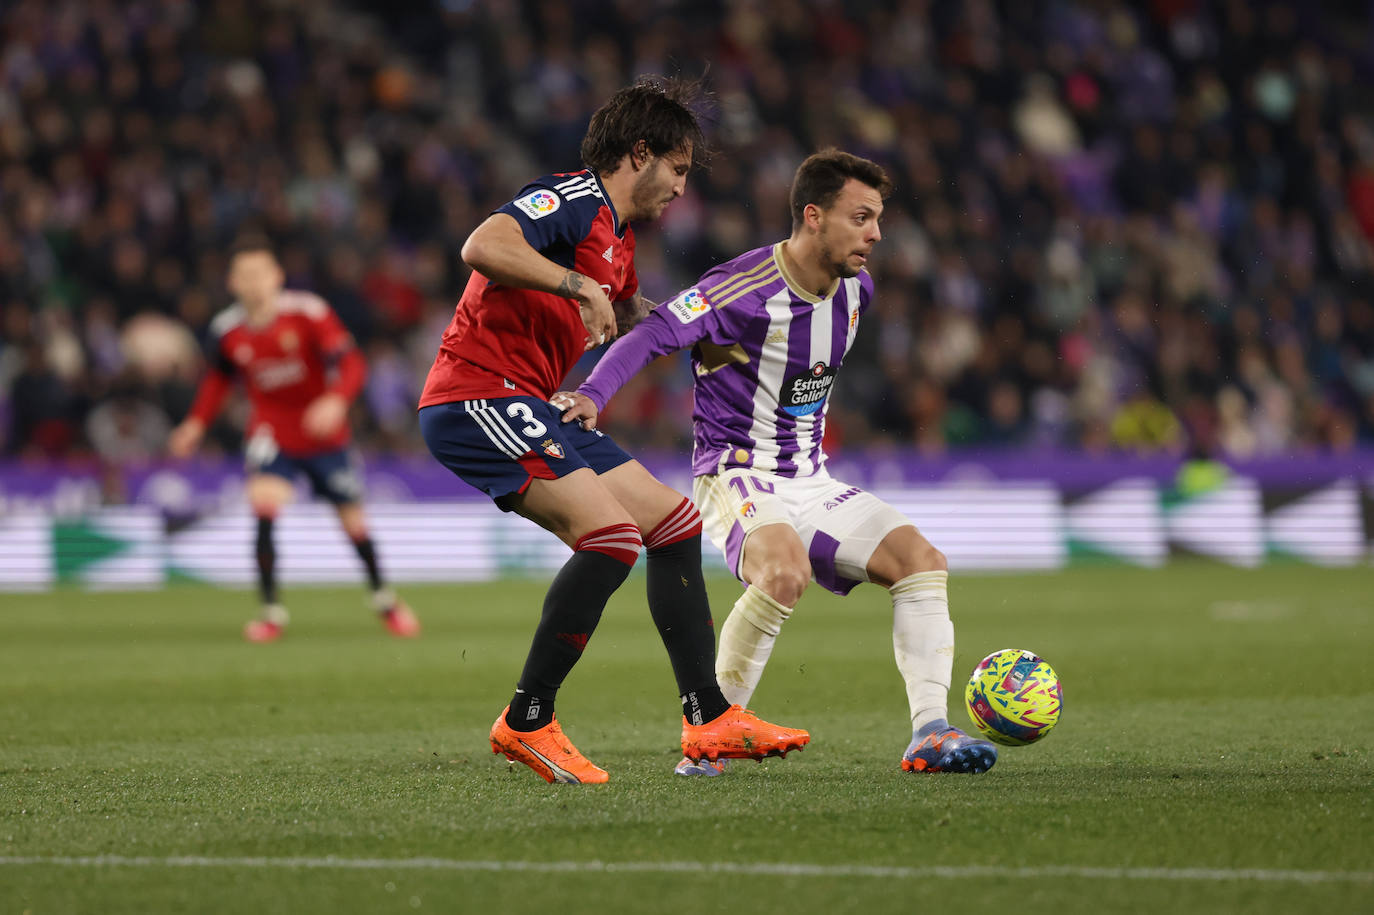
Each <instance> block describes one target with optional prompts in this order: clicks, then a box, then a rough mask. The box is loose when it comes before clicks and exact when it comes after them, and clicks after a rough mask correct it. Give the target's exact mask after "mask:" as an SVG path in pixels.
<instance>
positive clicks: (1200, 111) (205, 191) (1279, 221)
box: [0, 0, 1374, 460]
mask: <svg viewBox="0 0 1374 915" xmlns="http://www.w3.org/2000/svg"><path fill="white" fill-rule="evenodd" d="M800 6H801V7H803V8H804V9H800V10H799V9H793V8H792V7H788V9H787V11H786V15H782V14H779V11H780V10H781V7H779V6H777V5H776V4H769V3H762V4H748V3H739V4H735V3H729V4H705V5H694V6H693V7H691V8H690V9H688V7H687V5H686V4H681V3H676V2H664V3H653V4H640V5H629V4H615V5H612V6H607V5H605V4H593V3H590V2H587V0H571V2H568V3H562V4H560V3H544V2H540V3H523V4H505V3H453V2H443V0H413V2H408V3H403V4H365V3H361V2H351V3H350V2H344V0H299V2H294V3H283V2H280V0H212V2H205V3H176V2H166V0H127V2H120V3H115V2H113V0H90V2H86V3H54V2H49V0H13V2H10V3H6V4H3V5H2V6H0V319H2V323H0V331H2V332H0V436H2V437H3V438H0V448H3V451H4V453H6V454H10V455H41V456H46V457H57V456H62V455H81V454H87V453H101V454H104V455H105V456H106V457H107V458H108V459H111V460H125V459H133V458H134V457H136V456H137V455H138V454H140V453H142V452H145V451H147V450H148V449H149V448H152V447H153V446H154V445H155V440H156V439H157V437H158V435H159V433H158V431H157V430H158V429H160V428H161V427H162V423H164V422H166V421H176V420H178V419H180V418H181V413H182V412H184V410H185V408H186V404H187V397H188V389H187V382H186V379H187V378H190V377H194V375H195V371H196V368H195V364H194V360H195V359H196V358H198V357H197V356H196V355H195V353H194V347H191V348H189V350H188V345H187V341H188V339H190V337H189V336H188V335H186V334H185V332H184V329H183V331H182V333H180V334H174V333H171V332H169V331H168V326H167V325H168V324H176V325H177V326H178V327H182V326H184V327H185V328H189V329H190V334H191V335H194V337H200V336H203V334H204V332H205V329H206V322H207V321H208V320H209V318H210V316H211V315H213V314H214V313H215V312H216V311H218V310H219V309H221V308H222V307H224V306H225V305H226V304H227V293H226V292H225V291H224V288H223V284H224V269H225V264H224V255H223V249H224V247H225V245H226V244H227V243H228V241H229V240H230V238H231V237H232V236H233V235H234V234H235V233H236V232H238V231H239V230H241V229H242V228H244V227H245V225H247V224H252V225H253V226H256V227H257V228H259V229H261V230H263V231H266V232H268V233H271V234H272V235H273V236H274V238H275V240H276V241H277V242H279V249H280V250H281V252H282V258H283V262H284V266H285V268H286V269H287V271H288V272H289V275H290V277H291V282H292V283H293V284H295V285H297V286H301V287H307V288H311V289H313V290H315V291H317V292H320V293H321V294H323V295H324V296H325V298H326V299H328V300H329V301H330V302H331V303H332V304H333V305H334V307H335V309H336V310H337V311H338V313H339V315H340V317H341V318H342V319H343V321H344V322H345V323H346V325H347V326H348V327H349V329H350V330H351V331H352V332H353V333H354V335H355V336H356V337H357V338H358V340H359V342H360V344H362V345H363V346H364V347H365V348H366V350H367V352H368V353H369V354H370V356H371V358H372V360H373V368H372V376H371V378H372V381H370V383H369V387H368V390H367V394H366V396H365V397H364V398H362V399H361V400H360V401H359V405H358V415H357V417H356V421H357V426H358V433H359V435H358V438H359V441H360V442H361V443H362V444H363V446H364V447H368V448H373V449H377V448H385V449H390V450H397V451H406V450H422V446H421V445H420V442H419V438H418V435H417V433H416V426H415V421H414V411H413V409H412V407H413V404H409V403H407V398H409V397H411V396H412V395H413V392H414V390H415V389H416V386H417V384H418V381H419V379H420V377H422V374H423V371H424V370H425V368H426V367H427V366H428V364H429V360H430V358H431V357H432V355H433V349H434V346H435V345H436V343H437V339H438V338H437V334H436V333H435V331H434V328H435V327H436V326H438V327H442V326H443V324H444V323H445V322H446V320H447V317H448V312H449V310H450V309H451V307H452V303H453V301H455V300H456V298H457V295H458V293H459V291H460V290H461V289H462V287H463V285H464V283H466V281H467V270H466V268H465V267H464V266H463V264H462V262H461V260H460V258H459V256H458V250H457V249H458V246H459V245H460V244H461V240H462V239H463V238H465V237H466V235H467V234H468V232H470V231H471V229H472V227H473V226H474V225H475V224H476V223H477V222H478V221H480V220H481V219H482V218H484V215H485V214H486V213H488V212H490V210H491V209H492V208H493V207H494V206H496V205H499V204H500V203H502V202H503V200H502V199H500V198H499V197H498V196H493V195H494V194H499V193H503V192H504V191H506V190H508V189H509V187H510V186H511V182H512V181H514V180H515V179H516V178H517V177H519V176H521V175H524V174H536V173H539V172H540V171H541V170H546V167H547V166H552V165H554V164H555V163H564V164H565V163H566V161H567V160H568V158H569V157H570V156H574V155H575V154H576V148H575V146H576V140H577V137H579V136H580V135H581V132H582V130H583V128H584V126H585V123H586V120H587V117H588V116H589V115H590V111H591V108H592V106H593V105H594V104H595V102H596V100H598V99H601V98H604V97H605V96H606V95H607V94H609V92H610V91H611V90H612V89H613V88H614V87H616V86H619V85H623V84H625V83H626V82H628V81H629V80H630V79H631V78H632V77H634V76H635V75H638V74H639V73H642V72H646V71H658V72H662V71H665V70H672V69H674V68H675V67H676V66H677V64H676V63H675V62H687V61H710V62H711V68H710V71H709V74H708V79H709V80H710V82H711V83H712V84H713V85H714V87H715V89H716V92H717V99H716V104H715V108H714V110H713V111H712V112H709V115H710V119H711V120H712V121H713V123H714V124H715V125H716V126H715V130H714V134H713V137H712V140H713V144H714V146H715V153H716V155H715V157H714V165H713V168H712V170H711V171H710V172H709V173H707V174H704V175H702V176H700V177H699V178H697V179H694V180H693V182H692V183H691V190H690V191H689V194H688V197H687V199H686V200H683V201H681V202H680V203H679V204H677V205H676V206H675V207H674V208H673V209H672V210H670V212H669V218H668V219H667V220H666V221H665V223H664V224H663V226H662V227H661V228H660V229H659V230H655V231H646V232H645V233H644V234H643V235H642V236H641V237H640V248H641V250H640V252H639V261H640V263H641V264H642V265H643V270H642V272H641V276H640V279H641V283H642V285H643V288H644V290H645V292H646V294H648V295H649V296H650V297H651V298H654V299H662V298H666V297H667V296H668V295H670V294H672V293H673V292H675V291H676V290H677V289H678V288H679V287H680V286H681V285H683V284H685V283H686V282H688V281H690V279H691V278H692V277H696V276H698V275H699V274H700V273H701V272H702V271H703V270H704V269H706V267H708V266H709V265H710V263H711V262H713V261H715V260H719V259H721V258H723V257H726V256H728V255H729V254H731V253H733V252H736V251H739V250H743V249H746V248H749V247H751V246H754V245H756V244H760V243H762V242H763V241H765V240H767V239H770V238H777V237H781V236H783V235H785V234H787V230H788V220H789V215H788V212H787V204H786V201H787V187H786V184H787V180H788V176H790V174H791V173H792V170H793V169H794V168H795V166H796V164H797V162H799V161H800V159H801V158H802V157H803V156H804V155H805V154H806V153H808V152H810V151H812V150H814V149H815V148H816V147H818V146H819V145H823V144H831V143H833V144H835V145H839V146H841V147H844V148H847V149H851V150H852V151H854V152H856V153H860V154H862V155H865V156H868V157H871V158H874V159H875V160H877V161H879V162H881V163H882V164H883V165H884V166H885V167H886V168H887V169H888V171H889V173H890V174H891V175H892V177H893V178H894V180H895V182H896V184H897V188H898V190H897V193H896V194H895V195H894V196H893V198H892V199H891V200H890V201H889V202H888V208H887V212H886V214H885V217H884V231H885V236H886V238H885V240H884V241H883V243H882V244H881V245H880V246H879V247H878V249H877V250H876V253H875V257H874V259H873V263H872V264H871V269H872V270H873V271H874V272H875V274H879V275H880V276H881V282H880V284H879V289H880V291H881V296H880V298H879V300H878V302H877V303H876V306H875V308H874V309H873V311H872V312H871V313H870V315H869V317H868V318H867V319H866V320H865V321H864V322H863V323H862V324H861V326H860V333H859V339H858V341H857V342H856V344H855V350H854V353H853V355H852V357H851V359H852V362H853V365H854V368H853V370H852V372H849V374H848V375H847V377H846V383H845V386H844V388H843V389H842V390H841V391H839V392H837V394H836V398H837V409H836V410H835V412H834V413H833V414H832V415H833V417H834V424H835V426H836V428H835V429H833V430H831V431H832V434H834V435H841V434H842V435H843V436H844V437H845V440H846V447H853V446H856V445H863V444H864V443H866V442H867V443H883V444H892V445H906V446H914V447H917V448H920V449H923V450H927V451H935V450H941V449H944V448H950V447H964V446H998V447H1067V448H1075V447H1076V448H1084V449H1089V450H1104V449H1112V448H1118V449H1127V450H1131V451H1147V452H1149V451H1155V452H1157V451H1164V452H1170V453H1176V452H1182V451H1184V450H1191V451H1193V452H1196V453H1220V454H1235V455H1246V454H1256V453H1282V452H1285V451H1289V450H1292V449H1303V448H1327V449H1348V448H1354V447H1357V446H1360V445H1363V446H1365V447H1368V446H1370V445H1371V444H1374V306H1371V305H1370V303H1371V302H1374V113H1372V112H1371V109H1370V108H1369V106H1368V102H1367V99H1366V98H1365V96H1366V92H1365V89H1364V87H1365V86H1366V85H1368V82H1369V79H1370V77H1371V76H1374V55H1371V53H1370V51H1369V48H1370V46H1371V43H1370V41H1369V37H1370V35H1371V34H1374V23H1372V22H1371V11H1370V9H1369V8H1368V6H1367V5H1359V4H1353V5H1352V4H1330V5H1320V6H1318V7H1315V8H1313V7H1310V5H1309V6H1303V5H1300V4H1298V3H1297V2H1296V0H1276V2H1271V3H1266V4H1263V5H1260V6H1255V5H1253V4H1248V3H1244V2H1222V0H1198V2H1182V3H1154V4H1136V3H1128V2H1126V0H1091V2H1090V0H1027V2H1025V3H1015V4H995V3H990V2H986V0H977V2H967V3H960V4H935V3H929V2H927V0H875V2H870V3H863V4H852V5H846V4H837V3H833V2H830V0H802V2H801V3H800ZM802 60H804V61H805V67H804V68H800V69H792V68H791V64H790V63H789V62H791V61H802ZM803 98H805V99H806V101H807V104H806V105H801V104H800V100H801V99H803ZM154 315H155V316H159V317H161V318H162V319H163V320H164V321H165V322H167V323H166V324H156V323H153V322H152V321H151V317H150V316H154ZM149 341H152V342H151V343H150V342H149ZM164 348H165V350H166V351H165V352H164ZM168 354H174V358H170V362H168V364H165V365H164V364H160V363H161V362H162V361H165V360H164V359H163V357H164V356H166V355H168ZM188 359H189V360H192V361H191V362H190V363H188V362H187V361H186V360H188ZM847 371H848V370H847ZM685 372H686V368H685V363H684V361H683V360H681V359H678V360H668V361H665V362H664V364H663V365H662V366H656V367H655V368H654V369H653V370H652V371H650V372H647V373H644V374H643V375H642V376H641V377H640V379H638V380H637V382H636V387H635V388H634V390H629V389H627V390H626V391H625V392H624V393H623V394H622V395H621V397H620V398H619V399H618V400H617V401H616V402H615V403H613V404H612V405H611V409H610V410H609V411H608V415H607V421H608V422H609V423H611V424H612V426H613V428H614V429H615V431H616V434H617V435H618V436H620V437H621V438H623V439H625V440H626V444H627V446H630V447H632V448H638V447H643V446H646V445H653V446H659V447H664V448H674V449H682V448H684V447H686V444H687V439H686V437H687V432H688V424H687V423H685V422H684V421H683V420H682V417H683V415H684V413H685V411H686V410H687V409H689V404H690V401H689V400H688V398H689V397H690V393H689V391H690V384H689V381H690V379H688V378H687V377H686V375H685ZM131 379H132V380H131ZM155 414H156V415H155ZM228 415H230V416H232V411H229V413H228ZM841 427H842V428H841ZM218 433H219V435H220V436H221V437H222V445H223V446H224V447H226V448H233V447H234V445H235V443H234V442H233V441H232V438H233V435H234V431H233V428H232V421H229V422H228V423H227V424H226V425H223V426H222V427H221V428H220V429H219V430H218ZM118 455H124V457H119V456H118Z"/></svg>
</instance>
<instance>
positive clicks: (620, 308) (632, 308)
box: [615, 291, 658, 336]
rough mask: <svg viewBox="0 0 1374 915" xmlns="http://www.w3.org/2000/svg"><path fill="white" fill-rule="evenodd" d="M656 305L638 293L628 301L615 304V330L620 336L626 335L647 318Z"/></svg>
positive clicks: (624, 300) (623, 300) (622, 300)
mask: <svg viewBox="0 0 1374 915" xmlns="http://www.w3.org/2000/svg"><path fill="white" fill-rule="evenodd" d="M657 307H658V303H657V302H654V301H651V300H649V299H646V298H645V297H644V296H642V295H640V294H639V292H638V291H636V292H635V294H634V295H632V296H630V297H629V298H628V299H621V300H620V301H619V302H616V303H615V329H616V333H618V334H620V335H622V336H623V335H625V334H628V333H629V332H630V331H631V330H632V329H634V326H635V325H636V324H638V323H639V322H640V321H643V320H644V319H645V318H647V317H648V316H649V312H651V311H653V310H654V309H655V308H657Z"/></svg>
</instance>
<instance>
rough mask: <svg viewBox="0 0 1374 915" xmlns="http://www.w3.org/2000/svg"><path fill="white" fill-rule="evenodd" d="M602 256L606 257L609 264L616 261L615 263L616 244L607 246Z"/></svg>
mask: <svg viewBox="0 0 1374 915" xmlns="http://www.w3.org/2000/svg"><path fill="white" fill-rule="evenodd" d="M601 256H602V257H604V258H605V259H606V263H608V264H614V263H615V245H611V246H610V247H609V248H607V249H606V250H605V251H602V252H601Z"/></svg>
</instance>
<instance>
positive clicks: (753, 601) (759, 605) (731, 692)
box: [716, 585, 792, 706]
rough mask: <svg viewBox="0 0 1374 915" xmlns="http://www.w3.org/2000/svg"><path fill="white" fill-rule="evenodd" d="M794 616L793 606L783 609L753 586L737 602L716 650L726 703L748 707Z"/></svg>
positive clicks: (721, 689)
mask: <svg viewBox="0 0 1374 915" xmlns="http://www.w3.org/2000/svg"><path fill="white" fill-rule="evenodd" d="M791 615H792V609H791V608H790V607H784V606H783V605H782V604H780V603H778V602H777V601H775V600H773V598H771V597H769V596H768V595H767V594H765V593H764V592H763V591H761V590H759V589H758V588H755V587H754V586H753V585H750V586H749V587H748V588H746V589H745V591H744V593H743V594H741V595H740V599H739V600H737V601H735V606H734V607H733V608H732V609H731V610H730V615H729V616H727V617H726V618H725V623H724V624H723V625H722V626H721V627H720V647H719V649H718V650H717V651H716V680H717V681H718V682H719V683H720V691H721V692H722V693H724V694H725V701H726V702H729V703H730V704H731V705H741V706H744V705H748V704H749V700H750V699H751V698H752V697H753V695H754V690H755V689H757V688H758V685H759V680H760V679H761V678H762V677H763V668H764V665H766V664H767V663H768V656H769V655H771V654H772V653H773V642H774V640H775V639H776V638H777V637H778V633H779V632H781V631H782V624H783V623H785V622H786V621H787V618H788V617H789V616H791Z"/></svg>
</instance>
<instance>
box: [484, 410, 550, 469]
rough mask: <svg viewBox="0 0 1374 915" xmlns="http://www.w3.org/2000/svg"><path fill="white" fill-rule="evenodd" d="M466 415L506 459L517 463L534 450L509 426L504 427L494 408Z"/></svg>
mask: <svg viewBox="0 0 1374 915" xmlns="http://www.w3.org/2000/svg"><path fill="white" fill-rule="evenodd" d="M468 415H469V416H471V417H472V418H473V420H474V421H476V423H477V425H479V426H481V427H482V431H483V432H485V433H486V434H487V438H489V439H491V443H492V444H493V445H495V446H496V447H497V448H499V449H501V453H502V454H504V455H506V457H509V458H512V459H513V460H517V461H518V460H520V458H522V457H524V456H525V455H526V454H528V453H529V452H531V451H533V450H534V449H533V448H531V447H530V446H529V445H526V444H525V442H524V441H523V440H522V439H521V438H520V437H519V436H518V435H516V434H515V432H513V431H512V430H511V428H510V426H507V425H506V421H505V419H503V418H502V417H501V414H500V413H498V412H497V411H496V409H495V408H494V407H487V408H486V409H484V410H472V411H470V412H469V413H468Z"/></svg>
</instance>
